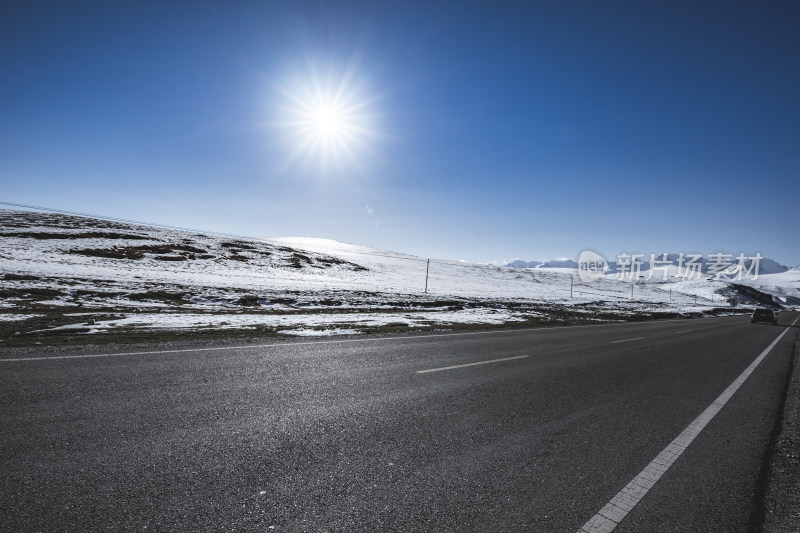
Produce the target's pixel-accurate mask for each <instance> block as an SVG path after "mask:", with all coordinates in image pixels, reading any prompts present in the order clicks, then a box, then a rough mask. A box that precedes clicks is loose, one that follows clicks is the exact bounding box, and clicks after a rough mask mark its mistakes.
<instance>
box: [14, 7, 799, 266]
mask: <svg viewBox="0 0 800 533" xmlns="http://www.w3.org/2000/svg"><path fill="white" fill-rule="evenodd" d="M799 193H800V4H798V3H797V2H795V1H787V2H747V3H741V2H674V1H663V2H649V1H648V2H641V1H636V2H613V1H612V2H598V1H586V2H582V1H555V0H553V1H541V2H538V1H531V2H520V3H516V4H515V3H503V4H501V3H500V2H485V3H478V2H464V1H460V2H410V1H402V2H388V1H374V2H364V3H350V2H344V1H331V2H265V1H235V0H230V1H218V2H212V1H201V0H194V1H187V2H176V1H168V0H164V1H159V2H148V1H136V2H108V1H101V2H80V1H57V2H41V1H36V0H32V1H11V2H3V3H2V5H1V6H0V200H5V201H13V202H21V203H30V204H35V205H43V206H48V207H57V208H63V209H69V210H75V211H83V212H88V213H96V214H101V215H110V216H115V217H123V218H131V219H137V220H146V221H153V222H161V223H165V224H172V225H179V226H191V227H197V228H203V229H208V230H215V231H221V232H231V233H238V234H243V235H250V236H254V237H267V236H307V237H327V238H334V239H338V240H343V241H346V242H352V243H356V244H363V245H368V246H375V247H379V248H385V249H391V250H397V251H403V252H409V253H415V254H419V255H423V256H430V257H435V258H447V259H465V260H468V261H477V262H488V261H507V260H511V259H514V258H517V257H519V258H522V259H526V260H533V259H550V258H555V257H563V256H568V257H573V258H574V257H575V256H576V255H577V253H578V252H579V251H580V250H581V249H583V248H594V249H597V250H600V251H602V252H604V253H605V254H606V255H608V256H609V257H610V258H613V256H614V255H616V253H617V252H619V251H621V250H628V251H642V252H662V251H663V252H670V253H679V252H689V251H699V252H702V253H710V252H715V251H727V252H730V253H734V254H738V253H739V252H755V251H759V252H761V253H762V255H765V256H768V257H771V258H773V259H775V260H778V261H779V262H783V263H785V264H789V265H800V208H798V199H799V198H800V194H799Z"/></svg>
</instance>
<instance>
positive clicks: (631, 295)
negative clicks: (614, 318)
mask: <svg viewBox="0 0 800 533" xmlns="http://www.w3.org/2000/svg"><path fill="white" fill-rule="evenodd" d="M631 300H633V282H632V281H631Z"/></svg>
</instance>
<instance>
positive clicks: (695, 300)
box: [694, 294, 697, 305]
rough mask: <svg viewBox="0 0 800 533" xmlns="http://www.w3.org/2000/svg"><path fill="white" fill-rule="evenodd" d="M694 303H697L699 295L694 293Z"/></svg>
mask: <svg viewBox="0 0 800 533" xmlns="http://www.w3.org/2000/svg"><path fill="white" fill-rule="evenodd" d="M694 305H697V295H696V294H695V295H694Z"/></svg>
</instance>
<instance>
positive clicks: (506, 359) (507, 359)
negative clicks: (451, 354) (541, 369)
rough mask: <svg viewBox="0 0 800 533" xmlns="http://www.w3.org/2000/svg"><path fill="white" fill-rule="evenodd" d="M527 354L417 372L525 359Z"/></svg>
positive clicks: (422, 372)
mask: <svg viewBox="0 0 800 533" xmlns="http://www.w3.org/2000/svg"><path fill="white" fill-rule="evenodd" d="M526 357H530V356H529V355H515V356H513V357H501V358H500V359H490V360H489V361H476V362H474V363H464V364H463V365H453V366H443V367H441V368H429V369H428V370H417V374H427V373H429V372H440V371H442V370H453V369H454V368H464V367H465V366H475V365H488V364H489V363H499V362H501V361H511V360H513V359H525V358H526Z"/></svg>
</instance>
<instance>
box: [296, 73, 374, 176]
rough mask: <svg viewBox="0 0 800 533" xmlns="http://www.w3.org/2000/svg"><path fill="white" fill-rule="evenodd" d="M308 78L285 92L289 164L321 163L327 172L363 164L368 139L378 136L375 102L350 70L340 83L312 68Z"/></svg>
mask: <svg viewBox="0 0 800 533" xmlns="http://www.w3.org/2000/svg"><path fill="white" fill-rule="evenodd" d="M311 67H312V68H310V69H309V74H308V75H307V76H305V77H303V78H296V79H295V80H293V83H291V84H289V85H287V86H284V87H281V92H282V93H283V95H284V97H285V98H286V103H287V105H286V106H285V109H284V110H285V113H286V120H285V122H283V123H282V125H283V126H284V127H285V129H286V131H287V132H288V137H287V141H289V147H290V151H289V153H288V160H287V165H291V164H293V163H295V162H298V161H299V162H301V163H304V164H308V163H312V162H318V163H319V167H320V170H321V171H323V172H325V171H327V170H328V169H329V167H332V166H342V165H343V164H344V163H347V162H349V163H351V164H354V165H356V166H358V167H360V166H361V164H362V162H363V161H362V159H363V156H364V152H365V149H366V148H367V147H368V144H369V142H368V141H369V140H371V139H374V138H376V137H378V133H377V132H376V131H375V130H374V129H373V127H372V124H373V122H374V112H373V111H372V103H373V101H374V99H370V98H367V97H366V96H365V94H364V93H365V91H364V89H363V86H362V85H360V84H358V83H356V82H355V81H354V76H353V70H352V69H349V70H347V71H346V72H345V73H344V75H342V76H341V77H339V78H338V79H337V80H336V82H334V81H333V77H332V76H328V77H323V76H321V75H320V74H319V72H318V71H317V70H316V69H315V68H313V65H312V66H311Z"/></svg>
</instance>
